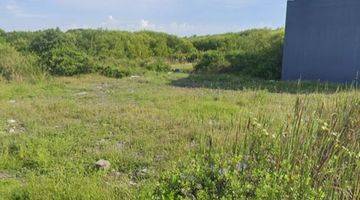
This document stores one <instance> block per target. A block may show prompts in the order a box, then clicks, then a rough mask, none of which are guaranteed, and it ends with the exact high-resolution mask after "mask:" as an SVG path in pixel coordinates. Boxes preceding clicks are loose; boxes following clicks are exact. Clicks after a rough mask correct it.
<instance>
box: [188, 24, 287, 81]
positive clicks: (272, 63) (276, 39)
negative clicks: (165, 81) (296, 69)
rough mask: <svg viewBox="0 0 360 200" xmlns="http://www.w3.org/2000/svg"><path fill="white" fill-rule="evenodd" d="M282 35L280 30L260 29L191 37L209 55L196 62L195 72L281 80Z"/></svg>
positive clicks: (196, 45)
mask: <svg viewBox="0 0 360 200" xmlns="http://www.w3.org/2000/svg"><path fill="white" fill-rule="evenodd" d="M283 36H284V32H283V30H282V29H280V30H275V31H273V30H268V29H260V30H249V31H245V32H242V33H239V34H225V35H218V36H208V37H200V38H193V39H192V40H193V43H194V45H195V47H197V48H198V49H199V50H204V51H207V52H209V53H205V55H204V56H203V57H202V59H201V60H200V61H199V63H198V65H197V66H196V70H197V71H201V72H204V71H207V72H237V73H243V74H246V75H249V76H255V77H259V78H264V79H280V76H281V63H282V46H283ZM214 51H215V53H214ZM217 62H218V63H217ZM216 65H217V66H216Z"/></svg>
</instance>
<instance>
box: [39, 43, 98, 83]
mask: <svg viewBox="0 0 360 200" xmlns="http://www.w3.org/2000/svg"><path fill="white" fill-rule="evenodd" d="M46 67H47V71H49V72H50V73H51V74H53V75H64V76H72V75H76V74H84V73H88V72H90V71H91V68H92V67H91V66H90V62H89V58H88V57H87V55H86V54H84V53H82V52H79V51H76V50H74V49H72V48H69V47H62V48H55V49H52V50H50V52H49V58H48V62H47V65H46Z"/></svg>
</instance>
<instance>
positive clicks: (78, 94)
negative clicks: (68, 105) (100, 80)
mask: <svg viewBox="0 0 360 200" xmlns="http://www.w3.org/2000/svg"><path fill="white" fill-rule="evenodd" d="M85 95H87V92H79V93H77V94H76V96H85Z"/></svg>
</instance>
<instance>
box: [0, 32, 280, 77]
mask: <svg viewBox="0 0 360 200" xmlns="http://www.w3.org/2000/svg"><path fill="white" fill-rule="evenodd" d="M1 38H3V39H1ZM2 40H3V42H5V41H6V42H7V43H9V44H10V45H11V46H13V47H14V48H15V49H16V50H17V51H19V52H21V53H22V54H26V55H28V54H34V55H36V56H37V57H39V62H38V63H37V65H38V66H37V67H38V68H41V69H44V70H45V71H47V72H48V73H50V74H53V75H66V76H70V75H76V74H82V73H88V72H99V73H101V74H104V75H108V76H112V77H123V76H127V75H128V74H131V73H133V72H134V71H138V69H142V70H152V71H159V72H161V71H168V70H170V64H171V63H178V62H191V63H196V67H195V71H196V72H198V73H234V72H235V73H243V74H246V75H249V76H255V77H260V78H265V79H279V78H280V71H281V70H280V69H281V60H282V44H283V30H281V29H279V30H270V29H255V30H248V31H244V32H240V33H229V34H223V35H214V36H201V37H190V38H179V37H176V36H173V35H168V34H165V33H156V32H150V31H140V32H135V33H131V32H123V31H107V30H90V29H76V30H70V31H67V32H63V31H61V30H60V29H49V30H44V31H36V32H9V33H5V32H4V31H0V42H1V41H2ZM101 62H104V63H101ZM131 68H133V69H135V70H132V69H131Z"/></svg>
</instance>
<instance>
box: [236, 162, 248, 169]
mask: <svg viewBox="0 0 360 200" xmlns="http://www.w3.org/2000/svg"><path fill="white" fill-rule="evenodd" d="M247 168H248V165H247V164H246V163H245V162H240V163H238V164H237V165H236V169H237V170H238V171H245V170H246V169H247Z"/></svg>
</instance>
